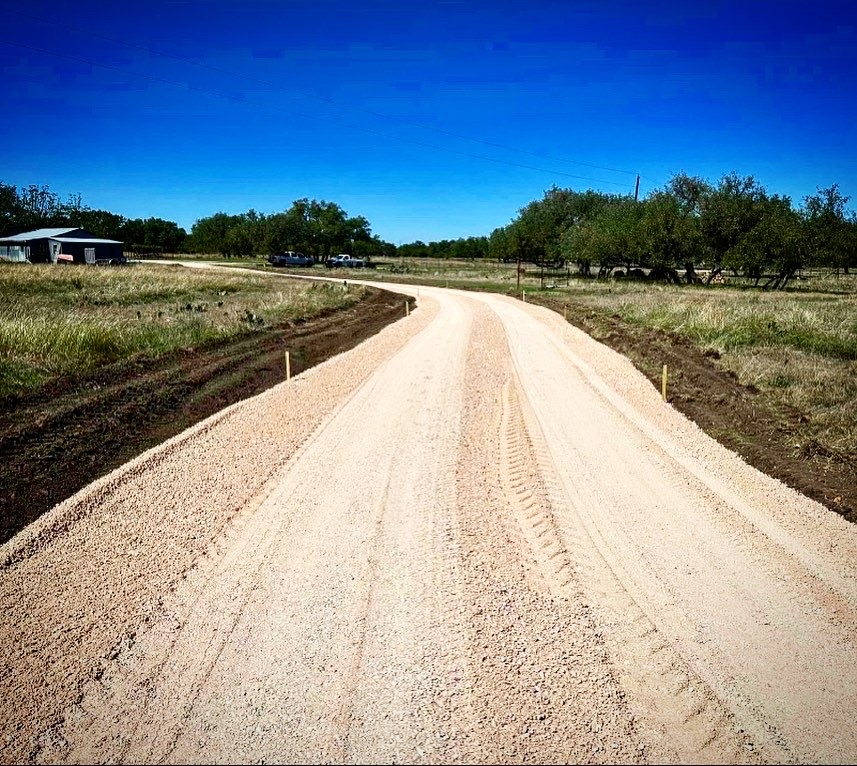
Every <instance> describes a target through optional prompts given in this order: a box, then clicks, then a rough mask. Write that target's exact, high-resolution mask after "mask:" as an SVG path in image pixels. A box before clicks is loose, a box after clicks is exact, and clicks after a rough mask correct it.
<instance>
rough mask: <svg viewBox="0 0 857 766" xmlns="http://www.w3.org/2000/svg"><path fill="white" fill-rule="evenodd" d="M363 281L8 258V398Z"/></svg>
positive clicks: (3, 289) (302, 308)
mask: <svg viewBox="0 0 857 766" xmlns="http://www.w3.org/2000/svg"><path fill="white" fill-rule="evenodd" d="M361 294H362V289H361V288H359V287H352V288H350V289H349V290H343V289H341V286H339V285H327V284H317V283H303V282H298V281H292V280H286V279H268V278H265V277H263V276H262V275H260V276H258V277H255V276H252V275H247V274H234V275H233V274H228V273H223V272H205V271H202V270H192V269H183V268H180V267H172V266H165V265H160V264H159V265H146V264H133V265H130V266H127V267H123V268H83V267H57V266H51V265H44V266H41V265H18V264H3V265H0V397H5V396H10V395H17V394H21V393H23V392H26V391H32V390H34V389H36V388H38V387H39V386H40V385H41V384H43V383H44V382H46V381H48V380H50V379H52V378H55V377H60V376H67V375H76V374H80V373H86V372H88V371H91V370H93V369H95V368H97V367H99V366H101V365H104V364H109V363H112V362H117V361H120V360H122V359H128V358H131V357H142V358H155V357H158V356H160V355H163V354H166V353H169V352H171V351H174V350H176V349H179V348H189V347H197V346H200V345H202V344H206V343H210V342H214V341H216V340H218V339H223V338H227V337H231V336H235V335H239V334H242V333H247V332H252V331H253V330H254V329H256V328H259V327H262V326H266V325H270V324H274V323H278V322H283V321H288V320H294V319H298V318H309V317H312V316H315V315H317V314H319V313H321V312H323V311H326V310H329V309H333V308H337V307H344V306H347V305H351V304H353V303H355V302H356V301H358V300H359V299H360V297H361Z"/></svg>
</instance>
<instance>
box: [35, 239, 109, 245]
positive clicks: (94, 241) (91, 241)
mask: <svg viewBox="0 0 857 766" xmlns="http://www.w3.org/2000/svg"><path fill="white" fill-rule="evenodd" d="M49 239H52V240H53V241H54V242H80V243H83V244H86V245H121V244H123V243H122V242H120V241H119V240H118V239H98V238H96V237H87V238H84V237H49Z"/></svg>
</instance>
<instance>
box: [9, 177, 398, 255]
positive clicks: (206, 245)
mask: <svg viewBox="0 0 857 766" xmlns="http://www.w3.org/2000/svg"><path fill="white" fill-rule="evenodd" d="M63 226H68V227H69V228H71V227H75V228H82V229H86V230H87V231H90V232H92V233H93V234H95V235H97V236H99V237H104V238H106V239H115V240H119V241H121V242H124V243H125V249H126V250H128V251H130V252H136V253H153V252H154V253H212V254H215V253H217V254H221V255H226V256H235V257H242V256H254V255H273V254H276V253H282V252H285V251H286V250H295V251H298V252H302V253H304V254H306V255H312V256H315V257H316V258H318V259H324V258H327V257H328V256H329V255H331V254H335V253H339V252H347V253H349V254H350V255H355V256H357V257H364V258H366V257H372V256H384V255H394V254H395V250H396V247H395V245H392V244H391V243H388V242H383V241H382V240H381V239H379V238H378V237H376V236H373V235H372V231H371V228H370V225H369V221H368V220H366V218H364V217H363V216H354V217H350V216H348V215H347V214H346V212H345V211H344V210H343V209H342V208H341V207H340V206H339V205H337V204H336V203H334V202H326V201H324V200H321V201H319V200H309V199H306V198H304V199H299V200H295V201H294V202H293V203H292V205H291V206H290V207H289V208H288V209H286V210H285V211H283V212H281V213H272V214H269V215H266V214H264V213H259V212H257V211H255V210H252V209H251V210H249V211H247V212H246V213H241V214H238V215H229V214H227V213H215V214H214V215H211V216H207V217H205V218H200V219H199V220H198V221H196V222H195V223H194V225H193V227H192V228H191V231H190V233H188V232H187V231H185V229H183V228H181V227H180V226H178V224H176V223H175V222H174V221H166V220H164V219H162V218H145V219H142V218H126V217H124V216H122V215H117V214H116V213H112V212H110V211H107V210H95V209H92V208H90V207H88V206H86V205H84V204H83V202H82V200H81V197H80V195H71V196H69V197H68V199H67V200H65V201H63V200H61V199H60V197H59V196H58V195H57V194H56V193H54V192H52V191H51V190H50V189H49V188H48V187H47V186H36V185H31V186H27V187H22V188H20V189H19V188H17V187H15V186H12V185H9V184H4V183H0V236H9V235H12V234H19V233H22V232H25V231H33V230H35V229H42V228H59V227H63Z"/></svg>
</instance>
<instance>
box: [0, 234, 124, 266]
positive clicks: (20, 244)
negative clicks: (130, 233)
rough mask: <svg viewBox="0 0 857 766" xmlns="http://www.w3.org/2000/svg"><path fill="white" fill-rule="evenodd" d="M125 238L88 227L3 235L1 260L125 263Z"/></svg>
mask: <svg viewBox="0 0 857 766" xmlns="http://www.w3.org/2000/svg"><path fill="white" fill-rule="evenodd" d="M122 244H123V243H122V242H118V241H117V240H115V239H101V238H100V237H96V236H95V235H94V234H92V233H91V232H89V231H87V230H86V229H79V228H63V229H36V230H35V231H25V232H24V233H23V234H14V235H12V236H11V237H0V260H4V261H16V262H24V261H29V262H30V263H63V262H65V263H89V264H95V263H124V261H125V257H124V255H123V254H122Z"/></svg>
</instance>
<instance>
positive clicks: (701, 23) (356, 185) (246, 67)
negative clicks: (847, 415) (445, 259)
mask: <svg viewBox="0 0 857 766" xmlns="http://www.w3.org/2000/svg"><path fill="white" fill-rule="evenodd" d="M676 5H677V4H675V3H674V2H636V3H611V2H609V1H606V2H570V1H569V2H543V1H541V0H533V1H531V2H518V3H507V2H491V3H482V2H480V1H479V0H467V2H457V0H423V2H420V3H417V4H414V3H410V2H408V3H404V2H401V3H400V2H384V1H383V0H377V1H373V2H341V1H340V0H336V2H309V1H306V0H305V1H303V2H293V1H292V0H283V1H281V2H275V1H274V0H249V1H247V2H233V1H232V0H210V2H197V1H196V0H187V1H184V2H181V1H179V0H175V1H167V0H147V2H137V1H136V0H130V1H129V2H123V3H113V4H102V3H91V2H87V0H79V1H77V2H45V1H44V0H31V1H30V2H28V3H26V4H24V3H21V2H6V1H5V0H0V57H2V75H0V96H2V104H3V112H4V116H3V118H2V119H0V181H2V182H4V183H10V184H15V185H17V186H22V185H27V184H31V183H35V184H47V185H48V186H50V188H51V189H52V190H53V191H55V192H57V193H58V194H60V196H62V197H63V198H64V197H66V196H67V195H69V194H72V193H80V194H81V195H82V197H83V201H84V202H85V203H86V204H88V205H89V206H90V207H93V208H101V209H107V210H111V211H113V212H117V213H121V214H123V215H126V216H128V217H131V218H136V217H149V216H157V217H161V218H166V219H169V220H173V221H177V222H178V223H179V225H181V226H184V227H185V228H187V229H188V231H189V230H190V228H191V226H192V225H193V223H194V221H195V220H197V219H198V218H200V217H204V216H208V215H212V214H214V213H216V212H219V211H223V212H227V213H242V212H245V211H247V210H249V209H251V208H253V209H255V210H258V211H260V212H264V213H272V212H277V211H281V210H284V209H286V208H287V207H289V206H290V204H291V203H292V201H293V200H295V199H298V198H301V197H309V198H316V199H325V200H329V201H334V202H337V203H338V204H340V205H341V206H342V207H343V208H345V210H346V211H347V212H348V213H349V214H350V215H364V216H366V217H367V218H368V219H369V221H370V223H371V225H372V229H373V232H374V233H375V234H377V235H378V236H380V237H381V238H382V239H385V240H387V241H391V242H394V243H402V242H410V241H414V240H416V239H421V240H424V241H429V240H438V239H446V238H456V237H463V236H470V235H481V234H489V233H490V232H491V230H493V229H494V228H496V227H498V226H503V225H505V224H507V223H508V222H509V221H510V220H511V219H512V218H513V217H515V215H516V214H517V211H518V210H519V209H520V208H521V207H523V206H524V205H526V204H527V203H528V202H530V201H532V200H534V199H538V198H540V197H541V196H542V194H543V193H544V191H545V190H546V189H548V188H550V187H551V186H553V185H556V186H560V187H570V188H574V189H579V190H583V189H587V188H590V187H591V188H594V189H598V190H601V191H605V192H614V193H633V189H634V180H635V173H640V174H641V176H642V178H641V187H640V190H641V195H645V194H647V193H648V192H649V191H651V190H652V189H654V188H657V187H660V186H663V185H664V184H665V183H667V181H668V180H669V178H670V177H671V176H672V175H674V174H675V173H677V172H681V171H684V172H687V173H690V174H692V175H700V176H703V177H706V178H709V179H711V180H716V179H718V178H719V177H720V176H722V175H723V174H725V173H728V172H730V171H733V170H734V171H737V172H738V173H740V174H742V175H753V176H755V177H756V178H757V179H758V180H759V181H760V182H761V183H763V184H764V185H765V186H766V187H767V188H768V190H769V191H770V192H772V193H779V194H786V195H789V196H791V197H792V199H793V200H794V201H795V202H800V201H801V200H802V199H803V197H805V196H806V195H808V194H812V193H814V192H815V190H816V188H817V187H825V186H829V185H830V184H833V183H838V184H839V185H840V189H841V190H842V192H843V193H844V194H846V195H849V196H851V198H852V201H851V203H850V205H851V207H852V209H853V208H855V207H857V204H855V203H857V87H855V73H857V10H855V6H854V5H853V4H845V3H836V4H834V3H827V2H825V1H824V0H821V1H820V2H812V3H807V2H801V3H795V2H790V0H786V1H785V2H758V3H753V2H741V3H738V2H711V3H689V4H686V5H687V6H688V7H686V8H677V7H676Z"/></svg>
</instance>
